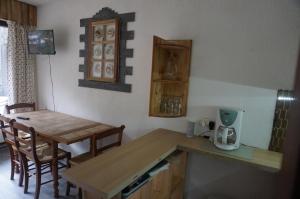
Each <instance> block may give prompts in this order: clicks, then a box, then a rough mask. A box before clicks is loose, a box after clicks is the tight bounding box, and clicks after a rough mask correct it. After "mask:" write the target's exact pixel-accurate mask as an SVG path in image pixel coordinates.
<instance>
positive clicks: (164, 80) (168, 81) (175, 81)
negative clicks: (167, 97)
mask: <svg viewBox="0 0 300 199" xmlns="http://www.w3.org/2000/svg"><path fill="white" fill-rule="evenodd" d="M153 82H160V83H170V84H172V83H176V84H181V83H185V82H187V81H181V80H168V79H155V80H153Z"/></svg>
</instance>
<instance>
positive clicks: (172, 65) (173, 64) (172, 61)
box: [163, 52, 178, 80]
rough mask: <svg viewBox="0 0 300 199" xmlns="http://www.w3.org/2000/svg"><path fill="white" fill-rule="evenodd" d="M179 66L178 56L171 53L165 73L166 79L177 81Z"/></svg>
mask: <svg viewBox="0 0 300 199" xmlns="http://www.w3.org/2000/svg"><path fill="white" fill-rule="evenodd" d="M177 73H178V65H177V56H176V54H175V52H169V57H168V59H167V64H166V67H165V70H164V73H163V76H164V78H165V79H169V80H175V79H176V78H177V75H178V74H177Z"/></svg>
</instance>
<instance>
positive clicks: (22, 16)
mask: <svg viewBox="0 0 300 199" xmlns="http://www.w3.org/2000/svg"><path fill="white" fill-rule="evenodd" d="M0 19H4V20H11V21H15V22H17V23H19V24H22V25H31V26H36V25H37V8H36V7H35V6H33V5H29V4H26V3H23V2H19V1H16V0H0Z"/></svg>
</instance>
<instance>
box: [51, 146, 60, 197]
mask: <svg viewBox="0 0 300 199" xmlns="http://www.w3.org/2000/svg"><path fill="white" fill-rule="evenodd" d="M52 148H53V150H52V153H53V154H52V156H53V162H52V176H53V188H54V197H55V198H58V196H59V191H58V168H57V165H58V162H57V150H58V143H57V142H55V141H53V142H52Z"/></svg>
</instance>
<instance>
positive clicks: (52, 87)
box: [48, 55, 55, 112]
mask: <svg viewBox="0 0 300 199" xmlns="http://www.w3.org/2000/svg"><path fill="white" fill-rule="evenodd" d="M48 58H49V66H50V70H49V72H50V80H51V89H52V102H53V110H54V112H55V100H54V86H53V78H52V65H51V61H50V55H48Z"/></svg>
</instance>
